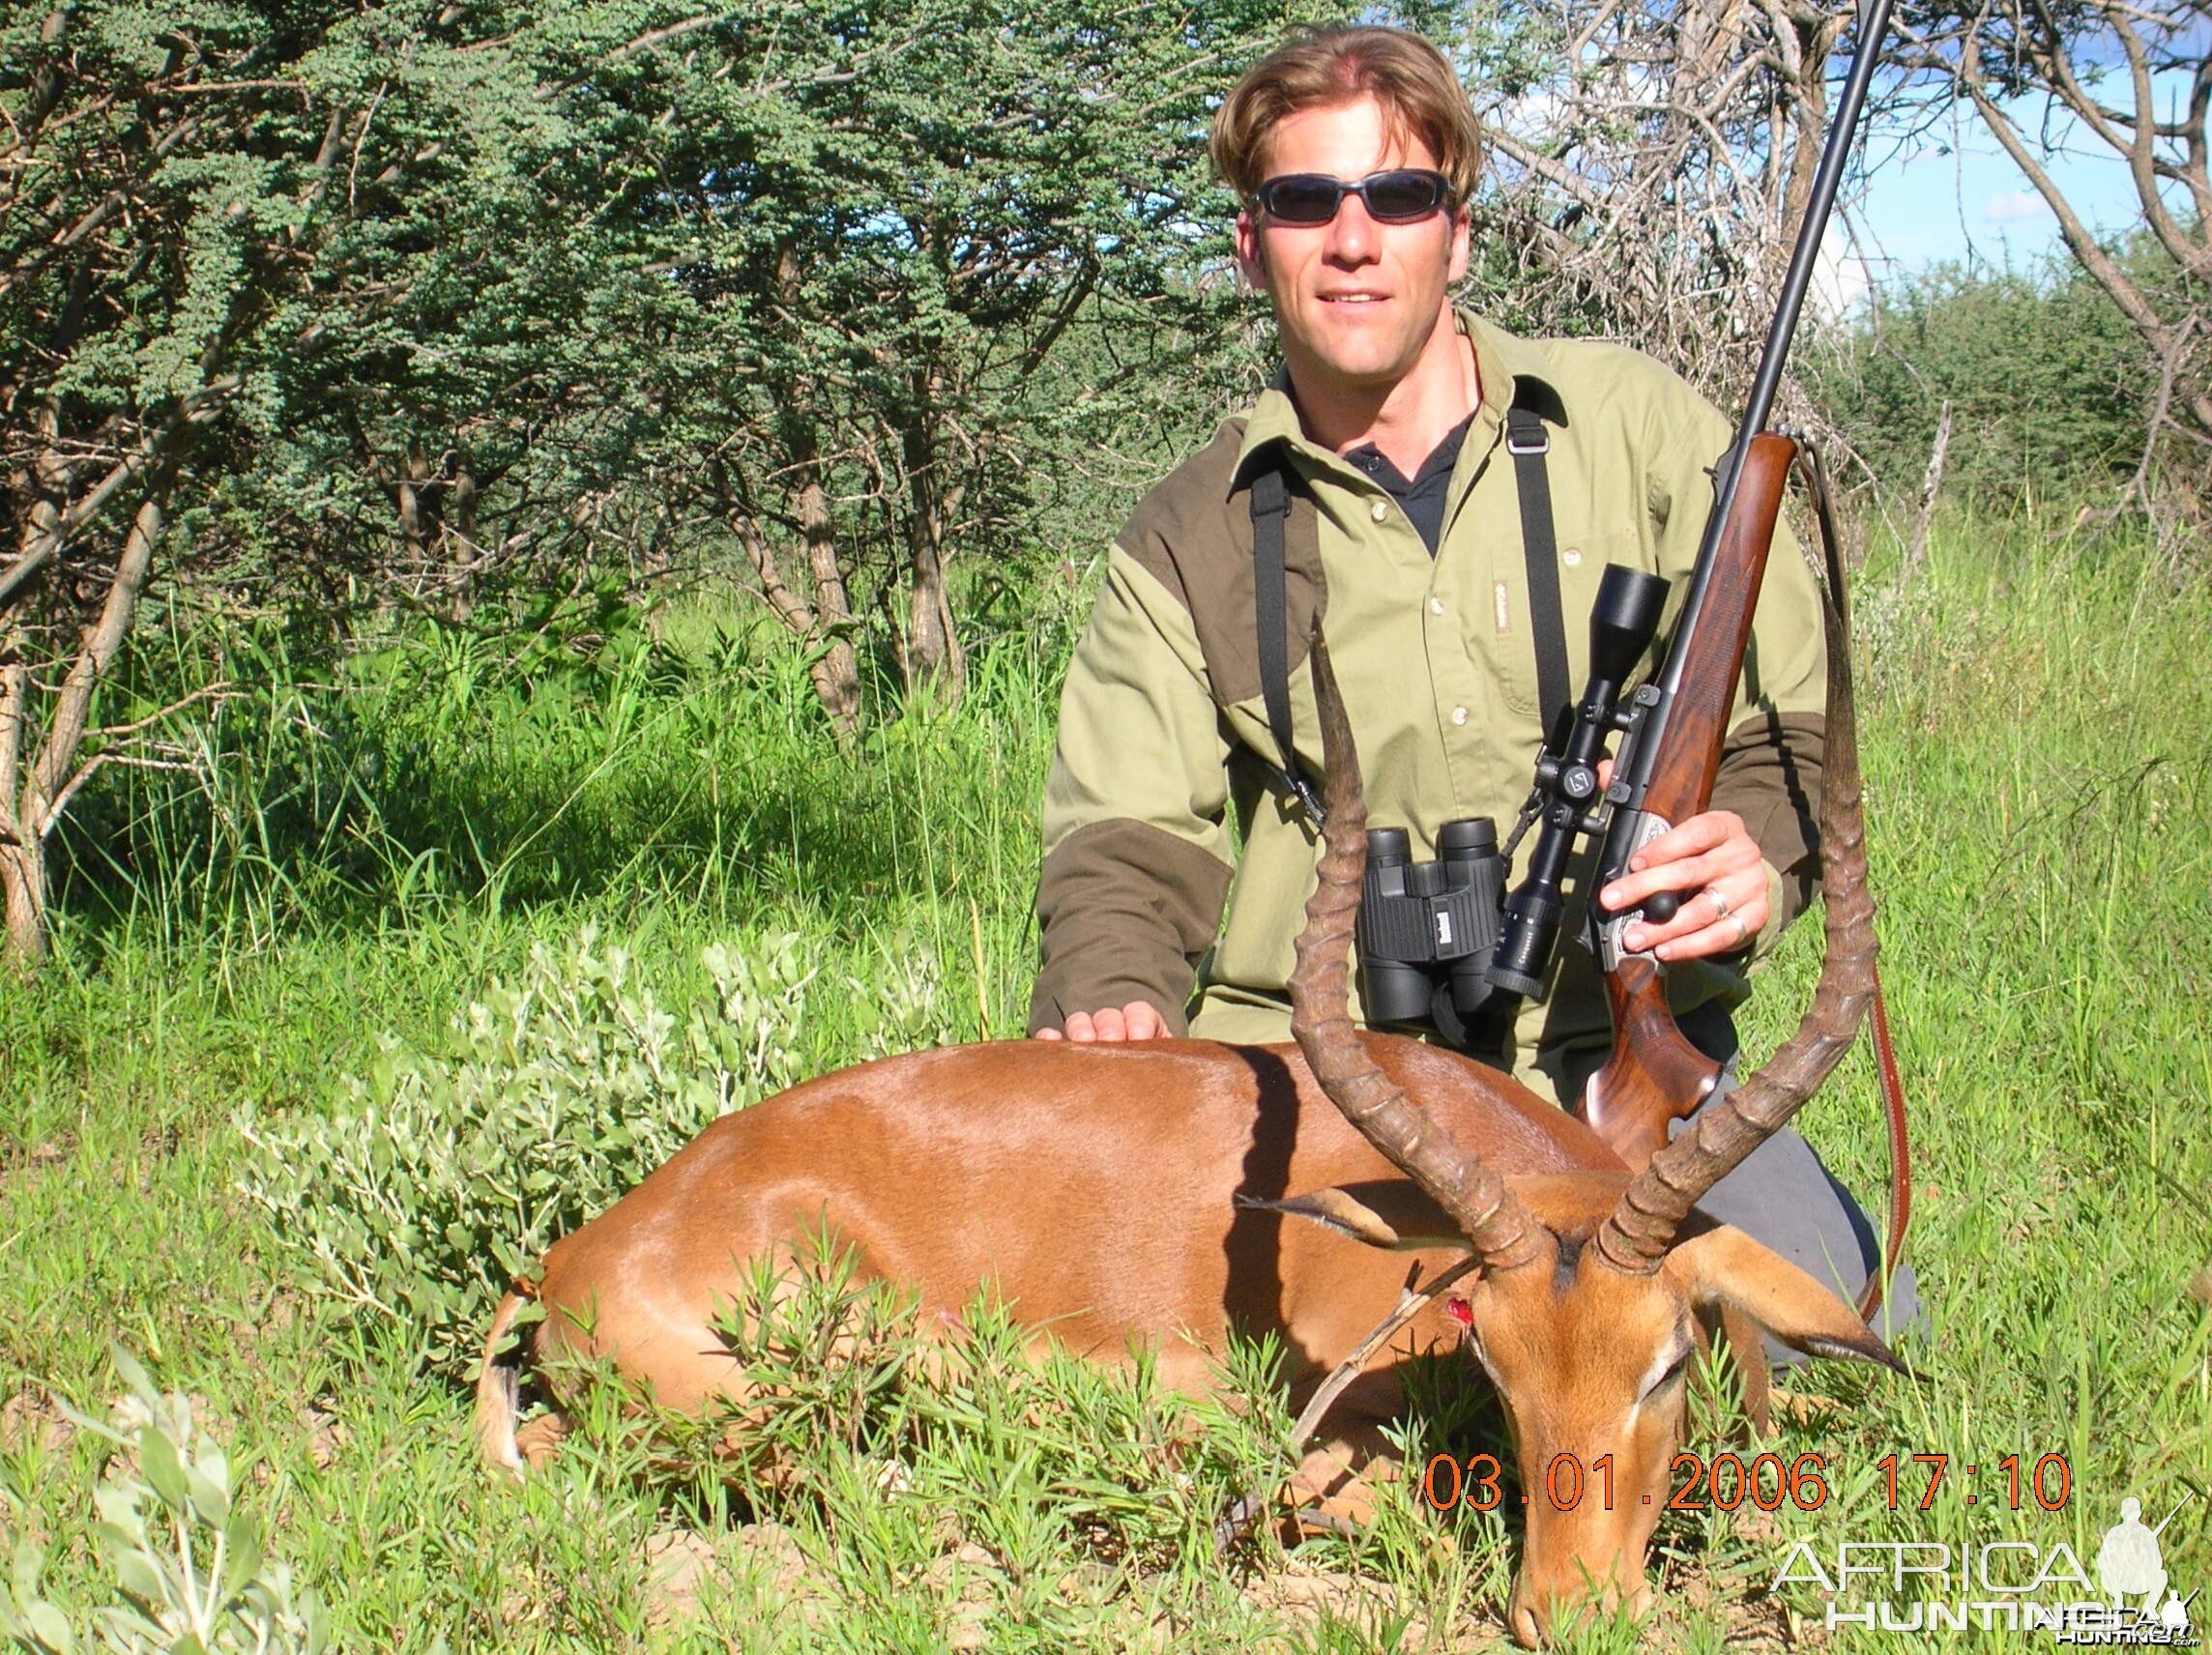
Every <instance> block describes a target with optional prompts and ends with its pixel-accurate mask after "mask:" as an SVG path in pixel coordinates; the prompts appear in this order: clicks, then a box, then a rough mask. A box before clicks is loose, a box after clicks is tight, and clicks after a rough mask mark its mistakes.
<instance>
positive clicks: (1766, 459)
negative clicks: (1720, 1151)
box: [1580, 432, 1797, 1172]
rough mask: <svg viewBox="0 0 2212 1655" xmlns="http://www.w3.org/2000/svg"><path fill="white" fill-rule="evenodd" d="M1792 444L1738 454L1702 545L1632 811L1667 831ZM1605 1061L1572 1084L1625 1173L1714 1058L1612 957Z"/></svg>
mask: <svg viewBox="0 0 2212 1655" xmlns="http://www.w3.org/2000/svg"><path fill="white" fill-rule="evenodd" d="M1796 455H1797V445H1796V444H1795V443H1793V442H1791V441H1790V439H1789V438H1788V437H1781V436H1776V435H1775V434H1773V433H1772V432H1761V433H1760V434H1759V435H1758V436H1756V437H1754V438H1753V439H1752V440H1751V443H1750V446H1749V448H1748V450H1747V451H1746V452H1745V453H1744V456H1743V462H1742V463H1743V475H1742V477H1741V479H1740V480H1739V481H1738V483H1737V485H1736V494H1735V499H1734V501H1733V502H1732V509H1731V511H1730V513H1729V520H1728V522H1727V523H1726V524H1724V525H1723V526H1722V530H1721V534H1720V537H1719V539H1718V541H1717V542H1716V545H1715V548H1714V564H1713V573H1712V580H1711V583H1710V585H1709V586H1708V587H1707V590H1706V594H1705V600H1704V604H1703V608H1702V609H1701V610H1700V612H1699V613H1698V614H1697V616H1696V617H1695V618H1694V621H1695V624H1694V626H1693V627H1692V630H1691V633H1690V635H1689V637H1688V639H1687V641H1686V643H1685V644H1684V646H1683V649H1684V653H1683V658H1682V674H1681V679H1680V683H1679V687H1678V688H1677V690H1676V692H1675V697H1674V707H1673V708H1672V709H1671V710H1670V711H1669V714H1668V718H1667V722H1666V724H1665V727H1664V728H1663V729H1662V730H1661V732H1660V736H1659V745H1658V749H1657V751H1656V752H1655V753H1654V755H1653V758H1652V767H1651V782H1650V785H1649V787H1648V789H1647V790H1646V791H1645V793H1644V810H1645V811H1647V812H1649V813H1650V814H1651V815H1654V816H1656V817H1658V818H1660V819H1661V820H1662V821H1664V822H1666V823H1667V824H1669V825H1670V826H1679V825H1680V824H1682V823H1684V822H1687V821H1688V820H1689V819H1690V818H1691V817H1693V816H1696V815H1699V814H1700V813H1702V812H1703V810H1704V809H1705V807H1706V805H1707V804H1708V803H1709V802H1710V801H1711V799H1712V796H1713V777H1714V775H1715V774H1716V773H1717V772H1718V771H1719V769H1720V763H1721V747H1722V745H1723V743H1724V742H1726V740H1728V731H1729V713H1730V711H1732V709H1733V707H1734V706H1735V690H1736V684H1737V682H1738V681H1739V680H1740V679H1741V678H1742V676H1743V655H1744V650H1745V647H1746V646H1747V645H1748V644H1749V643H1750V641H1751V623H1752V616H1753V614H1754V613H1755V612H1756V611H1757V609H1758V607H1759V588H1760V584H1761V581H1762V580H1763V579H1764V578H1765V575H1766V557H1767V553H1768V551H1769V550H1770V549H1771V548H1772V547H1773V544H1774V525H1775V521H1776V519H1777V518H1778V517H1779V516H1780V515H1781V511H1782V493H1783V490H1784V488H1785V487H1786V486H1787V485H1788V483H1789V480H1790V465H1791V463H1792V462H1793V461H1794V460H1795V458H1796ZM1605 992H1606V1000H1607V1002H1608V1003H1609V1004H1610V1005H1611V1007H1612V1010H1613V1056H1612V1058H1611V1059H1610V1060H1608V1061H1607V1063H1606V1065H1605V1067H1604V1068H1602V1069H1600V1070H1599V1071H1598V1073H1597V1075H1596V1076H1595V1077H1594V1078H1593V1079H1592V1080H1591V1081H1590V1084H1589V1086H1588V1088H1587V1089H1586V1090H1585V1091H1584V1093H1583V1098H1582V1106H1581V1111H1580V1112H1581V1114H1582V1116H1583V1118H1584V1119H1586V1120H1587V1121H1588V1122H1589V1124H1590V1125H1591V1126H1592V1127H1593V1128H1595V1129H1596V1131H1597V1133H1598V1135H1599V1136H1600V1137H1602V1138H1603V1139H1604V1140H1605V1141H1606V1142H1607V1143H1608V1144H1609V1145H1611V1146H1612V1147H1613V1148H1614V1150H1615V1153H1617V1154H1618V1155H1619V1156H1620V1158H1621V1159H1622V1160H1623V1161H1625V1162H1626V1163H1627V1164H1628V1166H1629V1169H1630V1170H1631V1171H1632V1172H1641V1171H1642V1170H1643V1169H1644V1166H1645V1165H1646V1164H1647V1163H1648V1162H1649V1161H1650V1159H1651V1157H1652V1155H1653V1154H1654V1153H1655V1152H1656V1151H1657V1150H1659V1149H1660V1148H1662V1147H1664V1146H1665V1145H1666V1142H1667V1128H1668V1125H1669V1124H1670V1123H1671V1122H1673V1121H1675V1120H1679V1119H1682V1118H1685V1117H1687V1116H1688V1115H1690V1114H1691V1113H1692V1112H1693V1111H1695V1110H1696V1109H1697V1107H1698V1105H1699V1104H1700V1103H1702V1102H1703V1100H1704V1097H1705V1094H1706V1093H1707V1092H1708V1091H1710V1090H1711V1089H1712V1086H1713V1082H1714V1080H1715V1079H1717V1078H1718V1076H1719V1074H1720V1067H1721V1066H1720V1064H1719V1063H1717V1062H1715V1061H1714V1060H1712V1059H1710V1058H1708V1057H1706V1056H1705V1055H1704V1054H1703V1052H1701V1051H1699V1050H1698V1049H1697V1048H1696V1047H1695V1046H1693V1045H1691V1044H1690V1042H1689V1041H1688V1040H1687V1039H1685V1038H1684V1037H1683V1035H1682V1031H1680V1030H1679V1029H1678V1028H1676V1027H1675V1024H1674V1012H1673V1011H1672V1010H1671V1009H1670V1008H1669V1006H1668V1004H1667V988H1666V982H1665V979H1664V977H1663V976H1662V975H1661V973H1660V968H1659V965H1658V963H1657V962H1656V961H1655V960H1653V959H1652V958H1651V956H1650V955H1649V954H1628V955H1623V956H1622V958H1621V960H1620V963H1619V964H1618V965H1617V966H1615V968H1614V969H1613V970H1612V971H1611V972H1610V973H1607V975H1606V979H1605Z"/></svg>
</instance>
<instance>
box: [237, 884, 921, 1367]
mask: <svg viewBox="0 0 2212 1655" xmlns="http://www.w3.org/2000/svg"><path fill="white" fill-rule="evenodd" d="M701 960H702V963H703V964H704V965H705V967H706V969H707V973H708V974H709V975H710V976H711V977H712V978H713V984H714V993H713V996H712V997H710V998H707V999H704V1000H702V1001H701V1002H699V1003H696V1004H694V1005H692V1006H690V1007H689V1008H688V1009H687V1010H686V1011H684V1013H683V1014H682V1015H678V1014H677V1013H674V1012H671V1011H668V1010H666V1009H664V1008H663V1007H662V1006H661V1004H660V1002H658V1001H657V1000H656V999H655V996H654V994H653V992H652V991H651V989H649V988H647V987H645V986H644V985H642V984H640V983H638V982H636V981H635V980H633V978H634V972H633V967H632V962H631V959H630V956H629V955H628V954H627V953H626V952H625V951H624V950H623V949H622V948H620V947H618V946H614V945H612V944H607V945H603V946H602V945H601V944H600V943H599V940H598V937H597V932H596V930H595V929H593V928H589V927H587V928H586V929H585V930H584V931H583V932H582V933H581V934H580V935H579V936H578V937H577V938H576V939H575V940H574V941H573V942H571V943H570V944H568V946H566V947H565V948H562V949H560V950H555V949H553V948H551V947H548V946H547V945H545V944H538V945H536V946H535V947H534V948H533V949H532V951H531V956H530V964H529V967H528V969H527V971H526V972H525V973H524V976H523V980H522V982H521V983H520V984H519V985H516V986H514V987H508V986H505V985H501V984H494V985H493V986H492V987H491V988H489V989H488V990H486V991H485V993H484V994H483V996H482V998H481V999H480V1000H479V1001H478V1002H475V1003H474V1004H472V1005H470V1006H469V1008H468V1009H467V1010H466V1011H465V1012H463V1013H462V1014H461V1015H460V1016H458V1017H457V1018H455V1019H454V1021H453V1025H452V1044H453V1054H452V1055H451V1057H438V1056H432V1055H428V1054H424V1053H422V1052H417V1051H412V1050H410V1049H409V1048H407V1047H406V1046H405V1045H403V1044H401V1043H400V1042H399V1041H397V1040H396V1039H393V1038H391V1037H390V1036H387V1037H386V1038H385V1039H384V1040H383V1042H382V1048H383V1049H382V1051H381V1053H380V1055H379V1057H378V1058H377V1060H376V1061H375V1062H374V1064H373V1065H372V1066H371V1068H370V1071H369V1073H368V1074H367V1075H366V1076H348V1077H346V1079H345V1080H344V1082H343V1083H342V1084H343V1087H344V1093H345V1107H342V1108H341V1109H340V1110H339V1112H338V1113H337V1114H335V1116H333V1117H331V1118H291V1119H286V1120H276V1121H273V1120H268V1119H263V1118H257V1117H255V1116H254V1115H252V1114H251V1113H250V1112H249V1113H247V1114H245V1115H243V1116H241V1118H240V1119H239V1129H240V1130H241V1131H242V1132H243V1133H244V1134H245V1135H246V1137H247V1139H248V1141H249V1142H250V1143H251V1144H252V1146H253V1147H254V1150H255V1151H256V1152H255V1154H254V1155H253V1156H252V1158H251V1159H250V1161H249V1163H248V1167H247V1173H246V1176H244V1178H243V1179H242V1180H241V1183H240V1188H241V1189H242V1190H243V1191H244V1193H245V1194H246V1195H247V1197H248V1198H250V1199H251V1200H252V1201H253V1202H255V1203H256V1204H258V1205H260V1206H261V1207H263V1208H264V1209H265V1210H266V1211H267V1213H268V1215H269V1217H270V1219H271V1220H272V1224H273V1228H274V1230H275V1232H276V1234H277V1235H279V1236H281V1237H283V1238H284V1243H285V1244H286V1245H288V1246H290V1247H291V1248H293V1249H294V1250H295V1253H296V1257H297V1262H298V1263H300V1264H301V1265H302V1267H303V1271H304V1274H305V1276H306V1279H307V1281H308V1282H309V1284H310V1286H311V1287H313V1288H314V1289H315V1290H316V1291H319V1292H323V1293H326V1294H328V1295H330V1296H331V1297H332V1298H334V1299H335V1300H336V1301H338V1302H339V1303H340V1304H342V1305H344V1306H346V1307H348V1308H349V1310H350V1311H351V1313H352V1314H354V1315H356V1316H358V1317H361V1318H363V1319H365V1320H367V1321H371V1322H379V1323H383V1324H385V1325H387V1326H389V1327H391V1328H393V1329H396V1330H398V1331H400V1332H401V1333H402V1334H403V1335H404V1337H406V1338H407V1339H410V1340H412V1341H413V1342H414V1354H415V1357H416V1359H417V1360H418V1361H422V1362H425V1363H427V1364H429V1365H430V1366H432V1367H433V1368H435V1369H437V1370H439V1371H442V1372H446V1373H450V1374H453V1375H456V1376H457V1375H460V1374H462V1373H464V1372H466V1370H467V1369H468V1367H469V1365H470V1364H471V1363H472V1362H473V1360H474V1358H475V1356H476V1353H477V1352H476V1349H475V1341H476V1340H477V1338H478V1337H480V1330H481V1326H482V1323H483V1321H484V1319H485V1317H486V1316H487V1315H488V1313H489V1312H490V1310H491V1308H492V1306H493V1305H494V1304H495V1303H496V1302H497V1301H498V1299H499V1297H500V1295H502V1294H503V1293H505V1292H507V1290H508V1288H509V1286H510V1285H511V1283H512V1281H513V1279H514V1277H515V1276H516V1275H518V1274H522V1273H525V1272H527V1271H528V1270H529V1269H530V1268H531V1267H532V1264H533V1262H534V1261H535V1260H536V1258H537V1256H538V1253H539V1252H540V1251H542V1250H543V1249H544V1248H545V1247H547V1246H549V1245H550V1244H551V1243H552V1242H554V1241H555V1240H557V1239H559V1238H560V1237H561V1236H562V1235H564V1234H567V1233H568V1231H570V1230H573V1229H574V1228H576V1226H577V1225H579V1224H581V1223H582V1222H584V1220H586V1219H588V1218H590V1217H591V1216H592V1215H593V1214H594V1213H596V1212H597V1211H599V1210H600V1209H601V1208H603V1207H605V1206H607V1205H609V1204H611V1203H612V1202H614V1201H615V1200H616V1199H618V1198H619V1197H620V1196H622V1195H623V1194H624V1192H625V1191H626V1190H628V1189H629V1188H630V1187H631V1186H632V1185H634V1184H635V1183H636V1182H637V1181H638V1180H639V1179H640V1178H642V1177H644V1176H645V1175H646V1174H648V1173H650V1172H651V1171H653V1169H654V1168H655V1167H657V1166H658V1165H659V1164H660V1163H661V1162H662V1161H664V1160H666V1159H667V1158H668V1157H669V1156H670V1155H671V1154H673V1153H675V1151H676V1150H678V1149H680V1148H682V1147H684V1145H685V1144H686V1143H688V1142H689V1141H690V1140H691V1139H692V1138H693V1137H695V1136H696V1135H697V1134H698V1133H699V1131H700V1130H701V1129H702V1128H703V1127H705V1126H706V1125H707V1124H708V1122H710V1121H712V1120H713V1119H714V1118H716V1117H717V1116H720V1115H724V1114H726V1113H728V1112H729V1111H730V1110H733V1109H738V1108H742V1107H743V1106H744V1105H746V1104H749V1103H753V1102H755V1101H757V1100H758V1099H760V1098H762V1097H764V1096H767V1095H768V1094H769V1093H771V1092H773V1091H778V1090H781V1089H783V1088H785V1087H787V1086H790V1085H792V1084H793V1083H794V1082H796V1081H797V1080H799V1079H800V1075H801V1072H802V1064H801V1060H800V1057H799V1055H798V1052H797V1043H798V1039H799V1032H800V1021H801V1014H802V1009H803V1001H804V996H805V991H806V986H807V981H808V976H809V973H807V972H806V971H805V970H804V969H803V968H802V966H801V964H800V939H799V938H798V937H797V936H796V935H791V934H784V935H778V936H773V937H771V938H769V939H767V940H766V941H765V942H763V943H761V944H759V945H757V946H755V947H752V948H740V947H731V946H724V945H719V944H717V945H715V946H712V947H709V948H707V949H705V950H704V951H703V953H702V955H701ZM885 975H886V980H885V981H883V982H879V983H877V984H874V985H872V986H870V987H869V988H868V989H867V991H866V997H865V998H866V999H867V1000H868V1002H870V1004H871V1005H872V1006H873V1008H874V1011H873V1016H874V1019H875V1021H874V1023H873V1025H872V1026H871V1027H870V1028H869V1029H868V1030H866V1031H864V1034H863V1044H864V1045H866V1046H867V1047H869V1048H871V1049H872V1050H873V1051H891V1050H898V1049H903V1048H905V1047H907V1046H911V1045H918V1044H927V1043H929V1041H930V1040H931V1039H932V1038H936V1037H942V1035H943V1033H944V1025H943V1020H942V1019H941V1018H940V1017H939V1016H938V1014H937V1011H936V1003H937V978H936V974H935V971H934V967H933V966H930V965H907V966H904V967H902V968H901V969H900V970H898V971H894V972H887V973H885ZM855 986H858V985H855Z"/></svg>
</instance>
